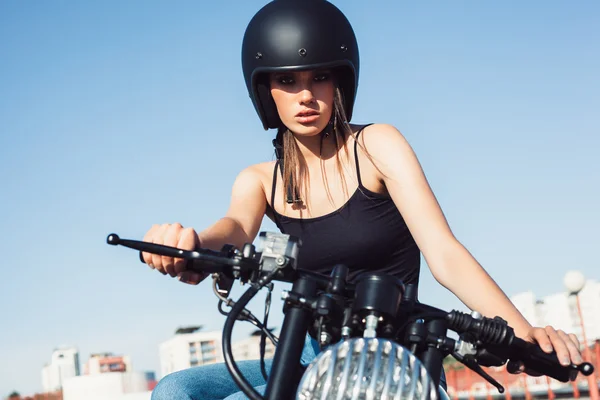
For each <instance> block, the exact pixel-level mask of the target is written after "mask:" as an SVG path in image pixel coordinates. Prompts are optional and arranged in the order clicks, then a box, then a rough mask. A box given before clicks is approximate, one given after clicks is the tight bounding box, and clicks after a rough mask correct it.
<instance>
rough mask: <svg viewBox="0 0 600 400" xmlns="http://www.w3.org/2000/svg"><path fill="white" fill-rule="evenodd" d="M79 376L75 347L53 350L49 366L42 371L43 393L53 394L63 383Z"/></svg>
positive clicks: (77, 355)
mask: <svg viewBox="0 0 600 400" xmlns="http://www.w3.org/2000/svg"><path fill="white" fill-rule="evenodd" d="M78 375H79V352H78V351H77V348H75V347H63V348H59V349H56V350H54V352H53V353H52V358H51V361H50V364H46V365H45V366H44V368H43V369H42V387H43V388H44V392H46V393H48V392H54V391H57V390H60V389H61V388H62V387H63V382H64V381H65V380H67V379H69V378H71V377H74V376H78Z"/></svg>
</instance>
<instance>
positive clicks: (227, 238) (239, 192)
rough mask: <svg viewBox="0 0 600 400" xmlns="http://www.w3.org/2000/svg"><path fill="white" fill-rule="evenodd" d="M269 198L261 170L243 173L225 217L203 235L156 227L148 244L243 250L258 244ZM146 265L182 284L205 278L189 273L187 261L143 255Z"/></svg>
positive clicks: (176, 227) (147, 237)
mask: <svg viewBox="0 0 600 400" xmlns="http://www.w3.org/2000/svg"><path fill="white" fill-rule="evenodd" d="M266 204H267V202H266V197H265V192H264V187H263V185H262V181H261V178H260V170H259V168H258V166H253V167H249V168H247V169H245V170H244V171H242V172H241V173H240V174H239V175H238V177H237V178H236V180H235V182H234V184H233V188H232V191H231V201H230V205H229V210H228V211H227V213H226V215H225V217H223V218H221V219H219V220H218V221H217V222H216V223H215V224H213V225H211V226H210V227H208V228H207V229H204V230H203V231H201V232H198V233H197V232H196V231H195V230H194V229H193V228H184V227H183V226H182V225H181V224H179V223H174V224H162V225H154V226H153V227H152V228H151V229H150V230H149V231H148V232H147V233H146V235H145V236H144V241H147V242H151V243H156V244H164V245H167V246H173V247H178V248H181V249H184V250H193V249H195V248H198V247H204V248H209V249H213V250H220V249H221V248H222V247H223V245H225V244H232V245H234V246H236V247H241V246H243V245H244V244H245V243H250V242H252V241H254V238H255V237H256V235H257V234H258V230H259V229H260V224H261V222H262V218H263V216H264V213H265V210H266ZM142 255H143V257H144V262H146V263H147V264H148V265H149V266H150V267H151V268H154V269H156V270H158V271H159V272H161V273H163V274H165V275H167V274H168V275H170V276H172V277H175V276H177V277H178V278H179V279H180V280H181V281H183V282H186V283H190V284H198V283H200V282H201V281H202V280H203V279H204V278H205V277H206V275H205V274H198V273H195V272H192V271H185V261H184V260H182V259H178V258H172V257H164V256H159V255H156V254H150V253H142Z"/></svg>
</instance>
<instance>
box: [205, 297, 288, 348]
mask: <svg viewBox="0 0 600 400" xmlns="http://www.w3.org/2000/svg"><path fill="white" fill-rule="evenodd" d="M228 300H229V304H230V306H231V307H233V306H234V305H235V301H233V300H231V299H228ZM223 303H224V301H223V300H219V304H218V306H217V309H218V310H219V312H220V313H221V314H223V315H224V316H226V317H227V316H229V313H228V312H226V311H224V310H223ZM241 313H242V314H245V315H247V317H246V316H241V317H238V318H237V319H238V320H239V321H248V322H250V323H251V324H252V325H254V326H256V327H257V328H258V329H260V330H261V331H262V332H263V333H264V334H265V335H267V337H268V338H269V340H270V341H271V343H273V346H275V347H277V344H279V338H278V337H277V336H275V335H273V333H271V331H269V330H268V329H266V326H265V325H263V324H262V323H261V322H260V321H259V320H258V318H256V317H255V316H254V314H252V313H251V312H250V311H249V310H248V309H246V308H244V309H243V310H242V312H241Z"/></svg>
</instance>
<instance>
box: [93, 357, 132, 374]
mask: <svg viewBox="0 0 600 400" xmlns="http://www.w3.org/2000/svg"><path fill="white" fill-rule="evenodd" d="M132 370H133V369H132V365H131V358H130V357H129V356H117V355H114V354H113V353H96V354H92V355H90V359H89V360H88V361H87V362H86V363H85V364H84V365H83V375H96V374H104V373H109V372H129V371H132Z"/></svg>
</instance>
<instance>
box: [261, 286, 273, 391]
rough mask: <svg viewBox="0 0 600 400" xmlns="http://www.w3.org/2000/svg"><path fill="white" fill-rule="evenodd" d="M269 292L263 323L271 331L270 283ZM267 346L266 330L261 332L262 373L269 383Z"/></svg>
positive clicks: (271, 289)
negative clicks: (266, 359) (266, 361)
mask: <svg viewBox="0 0 600 400" xmlns="http://www.w3.org/2000/svg"><path fill="white" fill-rule="evenodd" d="M268 289H269V291H268V292H267V298H266V299H265V318H264V321H263V326H264V327H265V328H266V330H267V331H268V330H269V325H268V321H269V311H270V309H271V292H272V291H273V284H272V283H270V284H269V286H268ZM266 346H267V335H266V333H265V330H262V331H261V334H260V372H262V375H263V378H265V381H268V380H269V378H268V377H267V369H266V367H265V350H266Z"/></svg>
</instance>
